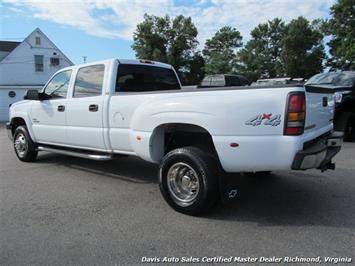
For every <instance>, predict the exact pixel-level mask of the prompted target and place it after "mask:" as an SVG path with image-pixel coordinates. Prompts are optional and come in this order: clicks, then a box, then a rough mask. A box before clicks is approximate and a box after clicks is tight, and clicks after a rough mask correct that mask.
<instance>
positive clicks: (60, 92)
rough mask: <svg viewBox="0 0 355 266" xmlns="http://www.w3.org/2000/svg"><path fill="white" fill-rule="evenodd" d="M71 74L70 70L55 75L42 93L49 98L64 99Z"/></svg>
mask: <svg viewBox="0 0 355 266" xmlns="http://www.w3.org/2000/svg"><path fill="white" fill-rule="evenodd" d="M71 73H72V71H71V70H67V71H63V72H60V73H58V74H57V75H55V76H54V77H53V78H52V80H51V81H50V82H49V83H48V84H47V86H46V88H45V89H44V92H45V93H46V94H47V95H49V96H51V98H66V97H67V92H68V87H69V81H70V77H71Z"/></svg>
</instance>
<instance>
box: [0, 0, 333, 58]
mask: <svg viewBox="0 0 355 266" xmlns="http://www.w3.org/2000/svg"><path fill="white" fill-rule="evenodd" d="M334 2H335V0H175V1H174V0H145V1H144V0H87V1H79V0H69V1H68V0H62V1H50V0H48V1H43V0H42V1H36V0H1V1H0V14H1V17H0V40H15V41H21V40H23V39H24V38H25V37H26V36H27V35H28V34H30V33H31V32H32V31H33V30H34V29H35V28H36V27H39V28H40V29H41V30H42V31H43V32H44V33H45V34H46V35H47V36H48V37H49V38H50V39H51V40H52V41H53V42H54V43H55V44H56V45H57V46H58V47H59V49H61V50H62V51H63V52H64V53H65V54H66V55H67V56H68V57H69V58H70V59H71V60H72V61H73V62H74V63H82V62H83V56H87V61H88V62H91V61H95V60H102V59H107V58H112V57H118V58H134V57H135V54H134V51H133V50H132V49H131V44H132V33H133V31H134V29H135V27H136V25H137V23H139V22H141V21H142V20H143V15H144V13H149V14H154V15H159V16H162V15H165V14H168V15H170V16H176V15H179V14H183V15H185V16H191V17H192V20H193V22H194V23H195V25H196V26H197V28H198V31H199V35H198V40H199V42H200V45H201V47H202V46H203V44H204V42H205V40H206V39H207V38H209V37H211V36H212V35H213V34H214V33H215V32H216V31H217V30H218V29H219V28H220V27H222V26H225V25H229V26H233V27H235V28H237V29H238V30H239V31H240V32H241V33H242V35H243V40H244V42H246V41H247V40H248V38H249V32H250V30H252V29H253V28H254V27H255V26H256V25H258V24H259V23H263V22H266V21H267V20H269V19H273V18H275V17H280V18H282V19H283V20H285V21H290V20H291V19H293V18H296V17H297V16H299V15H302V16H305V17H306V18H308V19H310V20H312V19H315V18H327V17H329V7H330V6H332V5H333V4H334Z"/></svg>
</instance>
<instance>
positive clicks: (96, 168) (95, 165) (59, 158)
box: [38, 153, 158, 184]
mask: <svg viewBox="0 0 355 266" xmlns="http://www.w3.org/2000/svg"><path fill="white" fill-rule="evenodd" d="M38 162H39V163H45V164H47V163H48V164H57V165H63V166H65V167H67V168H69V169H73V170H78V171H83V172H86V173H91V174H96V175H100V176H103V177H108V178H114V179H119V180H121V181H126V182H131V183H138V184H148V183H158V180H157V173H158V168H157V166H156V165H155V164H152V163H148V162H146V161H143V160H142V159H139V158H136V157H133V156H132V157H126V156H122V157H118V158H116V159H114V160H111V161H91V160H88V159H82V158H77V157H70V156H64V155H58V154H53V153H43V154H41V155H40V158H39V161H38Z"/></svg>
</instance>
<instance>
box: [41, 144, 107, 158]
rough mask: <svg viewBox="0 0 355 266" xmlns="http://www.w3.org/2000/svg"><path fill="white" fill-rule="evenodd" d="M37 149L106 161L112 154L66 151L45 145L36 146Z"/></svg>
mask: <svg viewBox="0 0 355 266" xmlns="http://www.w3.org/2000/svg"><path fill="white" fill-rule="evenodd" d="M37 150H38V151H47V152H53V153H58V154H63V155H69V156H74V157H80V158H85V159H91V160H96V161H107V160H111V159H113V155H111V154H90V153H84V152H79V151H68V150H62V149H56V148H52V147H45V146H38V147H37Z"/></svg>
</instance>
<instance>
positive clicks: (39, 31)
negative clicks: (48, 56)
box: [0, 28, 74, 65]
mask: <svg viewBox="0 0 355 266" xmlns="http://www.w3.org/2000/svg"><path fill="white" fill-rule="evenodd" d="M35 31H37V32H38V33H40V34H41V35H42V36H43V37H45V38H46V39H47V40H48V42H49V43H50V44H52V46H53V47H54V48H55V49H57V50H58V51H60V52H61V53H62V55H63V56H64V58H65V59H66V60H67V61H68V62H69V63H70V64H71V65H74V64H73V62H72V61H71V60H70V59H69V58H68V57H67V56H66V55H65V54H64V53H63V52H62V51H61V50H60V49H59V48H58V47H57V46H56V45H55V44H54V43H53V42H52V41H51V40H50V39H49V38H48V37H47V35H45V34H44V33H43V31H41V30H40V29H39V28H35V29H34V30H33V31H32V32H31V33H30V34H29V35H28V36H27V37H26V38H25V39H24V40H23V41H22V42H6V41H0V43H1V42H3V43H16V46H14V47H13V48H12V49H11V50H9V52H10V54H11V53H12V51H13V50H15V48H16V47H17V46H18V45H19V44H20V43H23V42H26V41H27V40H28V39H29V37H30V36H31V35H32V34H33V33H34V32H35ZM0 51H2V50H1V49H0ZM10 54H8V55H6V56H5V57H4V58H3V59H2V60H0V62H2V61H3V60H4V59H5V58H6V57H8V56H9V55H10Z"/></svg>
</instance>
